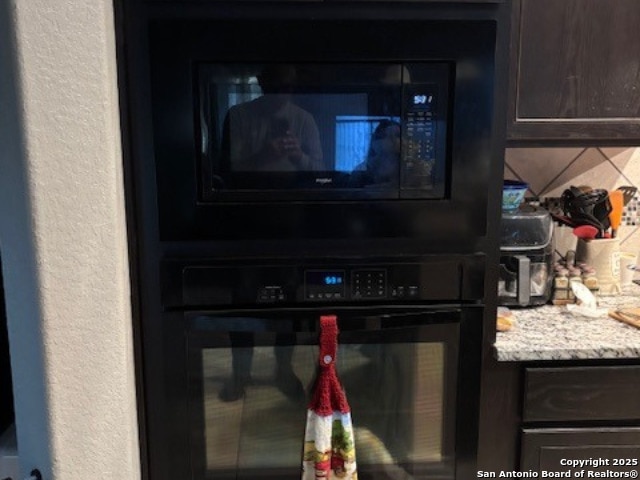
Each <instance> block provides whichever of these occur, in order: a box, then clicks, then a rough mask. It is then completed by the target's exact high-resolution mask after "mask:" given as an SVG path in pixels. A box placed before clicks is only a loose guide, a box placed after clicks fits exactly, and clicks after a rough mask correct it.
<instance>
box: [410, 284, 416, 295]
mask: <svg viewBox="0 0 640 480" xmlns="http://www.w3.org/2000/svg"><path fill="white" fill-rule="evenodd" d="M409 296H410V297H417V296H418V287H417V286H415V285H412V286H410V287H409Z"/></svg>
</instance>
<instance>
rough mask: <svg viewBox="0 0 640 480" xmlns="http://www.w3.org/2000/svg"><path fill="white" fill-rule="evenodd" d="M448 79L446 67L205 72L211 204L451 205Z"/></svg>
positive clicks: (212, 67) (204, 164)
mask: <svg viewBox="0 0 640 480" xmlns="http://www.w3.org/2000/svg"><path fill="white" fill-rule="evenodd" d="M448 77H449V66H448V65H447V64H442V63H437V64H432V63H413V64H403V63H393V64H385V63H375V64H369V63H367V64H359V63H350V64H315V63H314V64H282V63H270V64H216V63H206V64H201V65H199V67H198V78H199V95H198V103H199V107H200V108H199V135H200V145H201V172H202V179H203V181H202V185H201V189H202V198H203V200H212V201H224V200H225V199H230V200H237V199H239V198H242V196H243V195H253V196H255V195H256V193H258V194H259V193H260V192H266V193H269V198H273V199H281V198H283V197H282V195H285V196H286V198H293V199H295V198H296V196H295V194H296V192H298V193H300V195H304V199H308V198H309V195H311V198H317V199H328V200H330V199H333V198H340V199H345V198H354V199H358V198H368V199H370V198H443V197H444V193H445V186H446V178H445V176H446V171H447V168H446V158H447V152H446V138H447V121H448V118H447V117H448V114H447V113H448V109H449V103H450V102H449V99H448V93H447V84H448ZM301 199H302V198H301Z"/></svg>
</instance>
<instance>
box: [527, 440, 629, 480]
mask: <svg viewBox="0 0 640 480" xmlns="http://www.w3.org/2000/svg"><path fill="white" fill-rule="evenodd" d="M639 459H640V428H573V429H553V428H544V429H525V430H524V431H523V434H522V460H521V463H520V470H521V471H528V470H533V471H536V472H541V471H547V472H567V471H571V474H570V475H569V477H570V478H574V477H575V476H576V475H575V473H576V472H579V471H581V470H586V471H587V472H598V473H600V474H602V473H603V472H628V473H630V472H632V471H637V470H638V468H639V467H638V462H640V460H639ZM580 460H582V461H585V462H586V463H584V464H582V465H580V464H572V463H573V462H575V461H580ZM602 477H603V478H615V476H612V475H604V474H603V475H602ZM585 478H587V476H586V475H585ZM621 478H625V477H621ZM627 478H633V477H627Z"/></svg>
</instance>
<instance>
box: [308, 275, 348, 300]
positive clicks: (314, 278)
mask: <svg viewBox="0 0 640 480" xmlns="http://www.w3.org/2000/svg"><path fill="white" fill-rule="evenodd" d="M304 280H305V287H306V295H307V298H310V299H318V298H344V293H345V285H346V283H347V282H346V280H345V271H344V270H307V271H306V272H305V274H304Z"/></svg>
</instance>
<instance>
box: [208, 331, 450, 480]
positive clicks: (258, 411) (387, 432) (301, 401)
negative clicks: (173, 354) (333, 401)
mask: <svg viewBox="0 0 640 480" xmlns="http://www.w3.org/2000/svg"><path fill="white" fill-rule="evenodd" d="M317 355H318V349H317V347H315V346H295V347H293V346H276V347H254V348H233V350H232V349H231V348H222V349H221V348H216V349H205V350H203V351H202V362H203V373H204V378H203V387H204V388H203V393H204V421H205V432H204V436H205V447H206V466H207V470H208V471H209V475H211V478H226V477H227V476H230V477H231V478H251V477H252V476H253V477H254V478H255V477H257V476H262V475H265V471H266V470H273V471H281V472H283V473H284V472H296V471H299V470H300V465H301V461H302V458H301V455H302V444H303V437H304V426H305V421H306V398H308V392H309V389H310V386H311V385H312V381H313V378H314V373H315V365H316V362H317ZM444 371H445V365H444V345H443V344H441V343H402V344H384V345H383V344H379V345H378V344H375V345H374V344H367V345H341V346H340V351H339V353H338V375H339V377H340V379H341V380H342V383H343V384H344V386H345V389H346V393H347V398H348V400H349V403H350V405H351V409H352V417H353V422H354V426H355V435H356V456H357V462H358V467H359V470H361V472H364V471H367V470H370V471H372V472H375V474H374V476H372V477H370V478H375V479H393V480H396V479H411V478H414V475H415V472H416V471H423V470H424V469H425V467H428V466H429V465H436V466H437V465H438V464H440V463H442V462H444V460H445V459H444V458H443V455H442V448H443V443H442V436H443V414H444V412H443V408H444V405H443V401H444V399H443V380H444ZM303 386H304V392H303V391H302V388H303ZM251 472H253V473H251ZM257 472H260V473H259V474H257ZM216 473H218V474H219V475H220V476H219V477H218V475H216Z"/></svg>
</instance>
